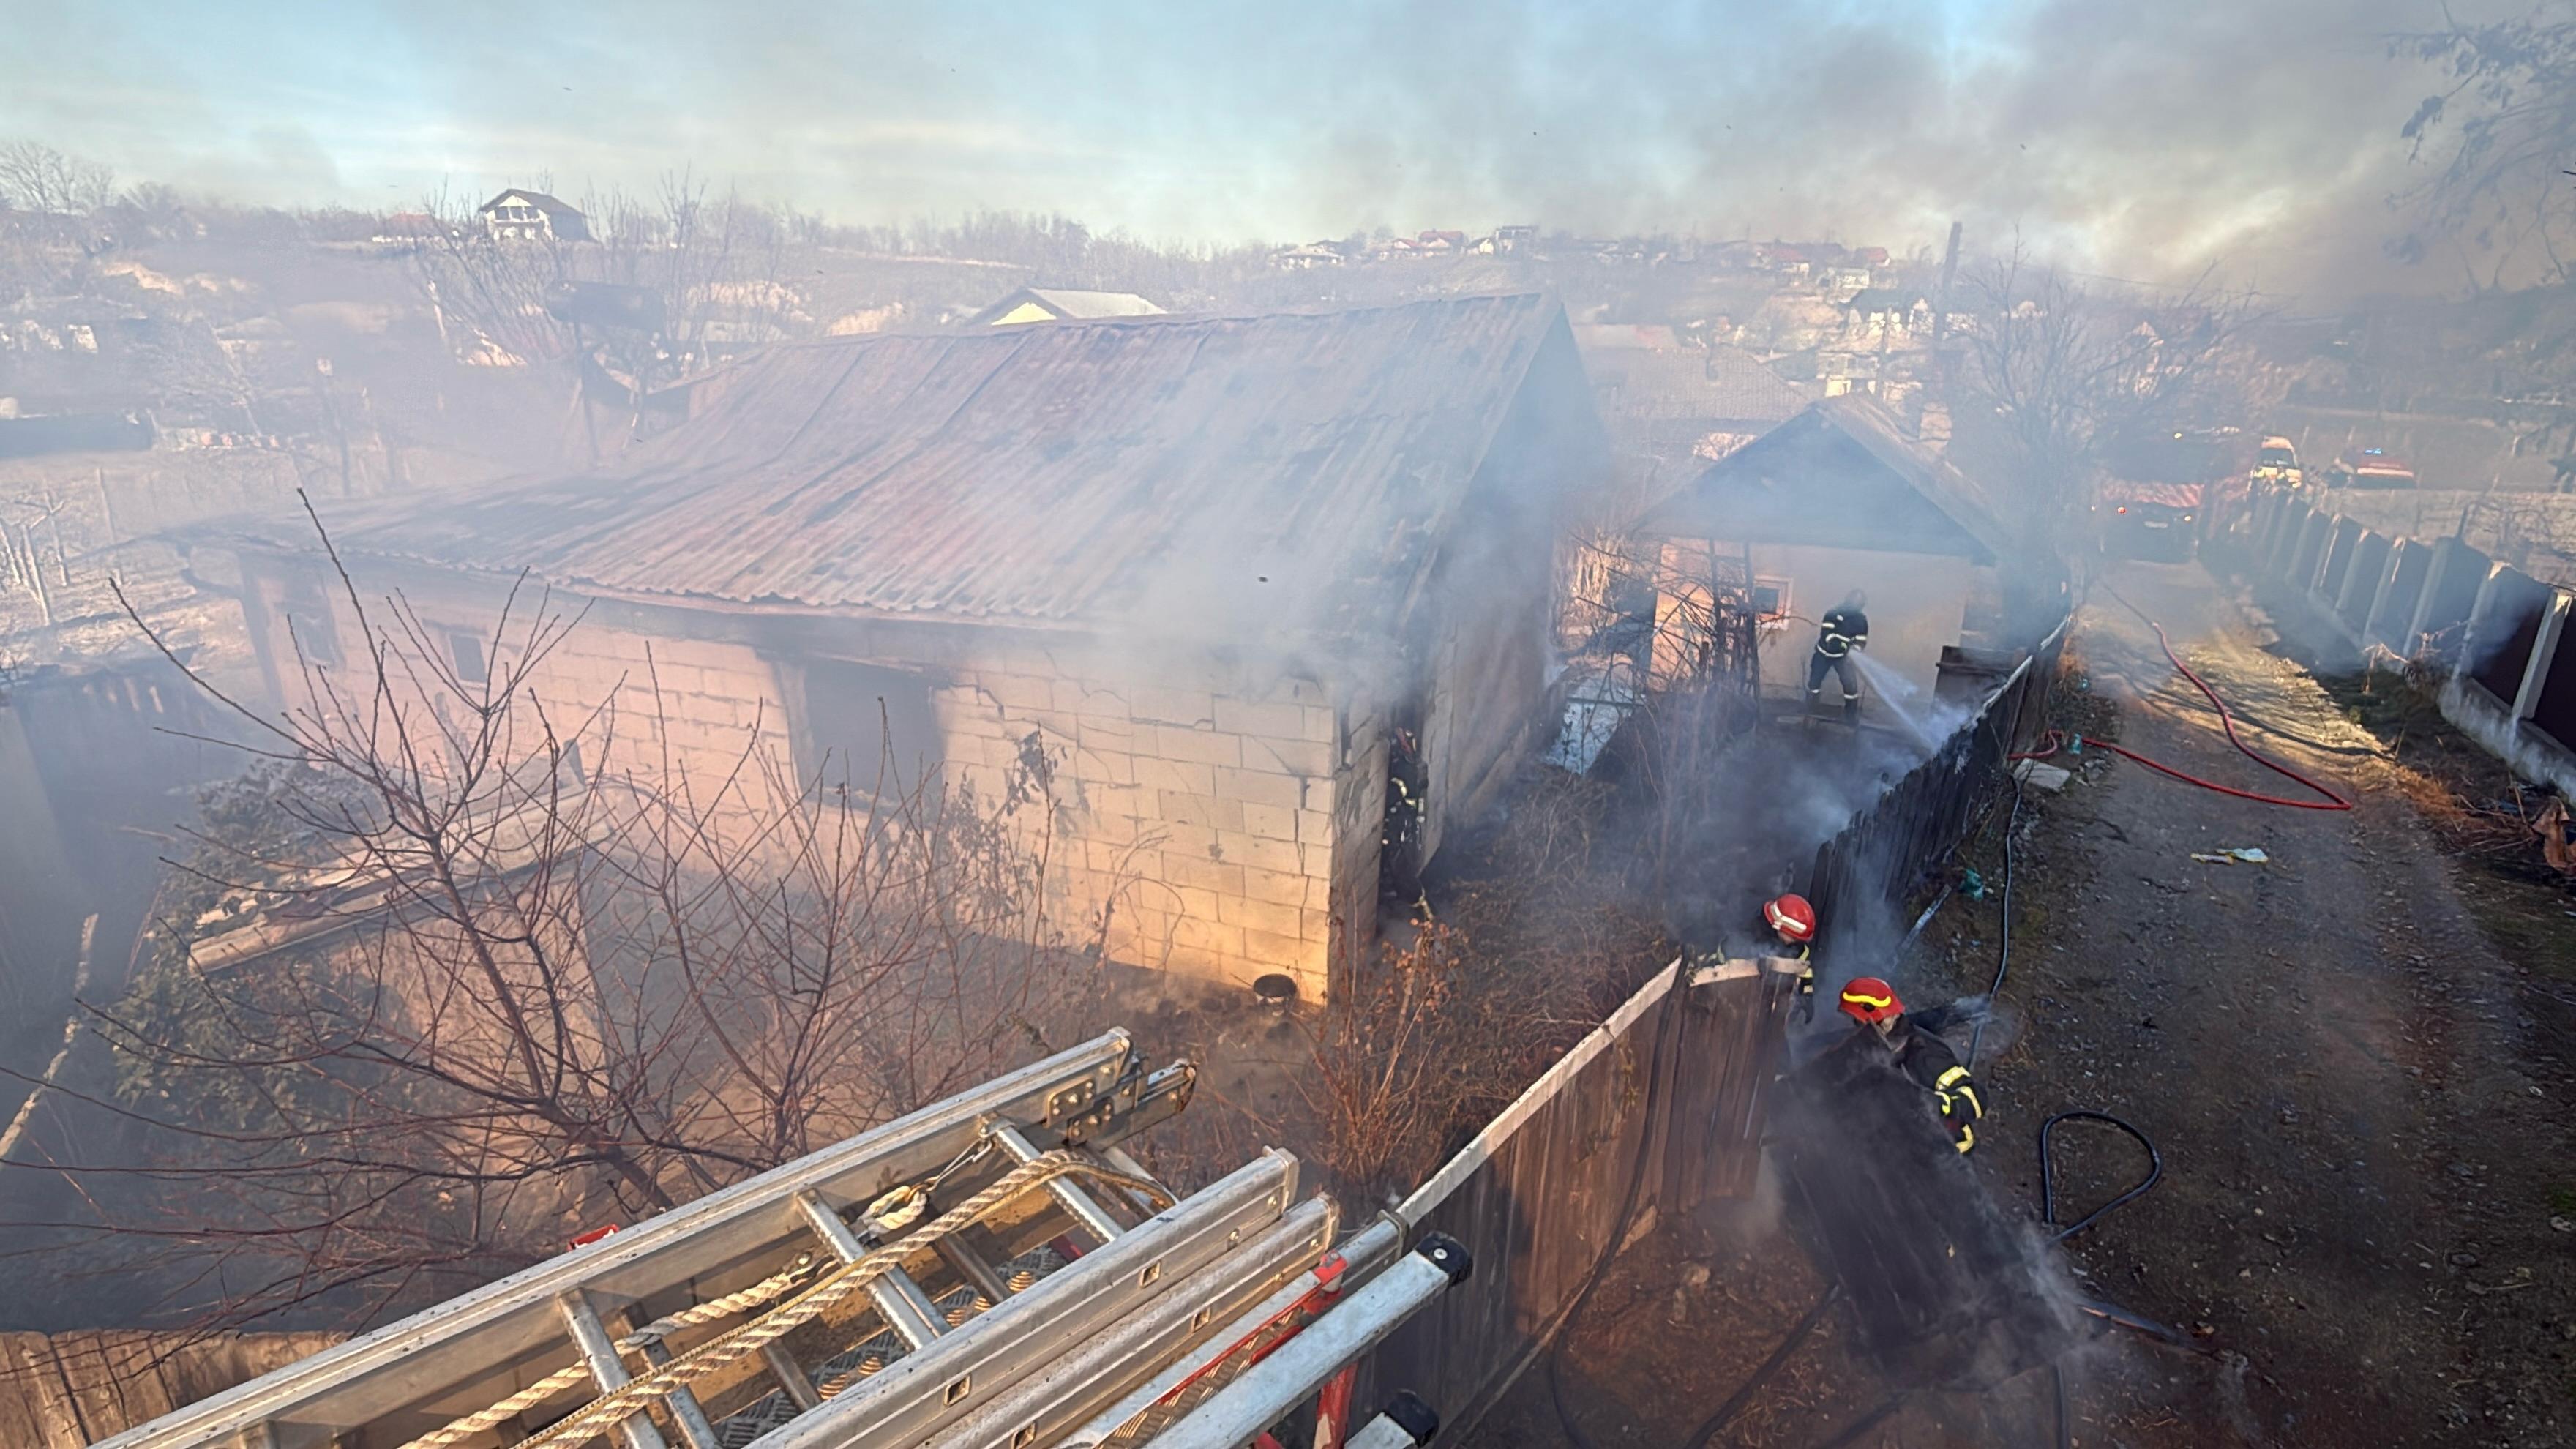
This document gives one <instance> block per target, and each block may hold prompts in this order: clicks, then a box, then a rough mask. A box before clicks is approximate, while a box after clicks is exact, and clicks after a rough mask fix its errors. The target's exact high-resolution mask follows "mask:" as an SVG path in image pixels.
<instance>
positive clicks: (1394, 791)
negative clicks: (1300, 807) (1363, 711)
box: [1378, 727, 1431, 920]
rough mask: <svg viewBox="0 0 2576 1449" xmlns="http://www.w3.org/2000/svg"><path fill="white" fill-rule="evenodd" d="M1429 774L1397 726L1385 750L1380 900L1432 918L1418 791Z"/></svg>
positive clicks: (1419, 753)
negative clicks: (1424, 880)
mask: <svg viewBox="0 0 2576 1449" xmlns="http://www.w3.org/2000/svg"><path fill="white" fill-rule="evenodd" d="M1429 783H1430V772H1429V771H1428V770H1426V769H1424V768H1423V764H1422V750H1421V748H1420V746H1418V745H1417V744H1415V742H1414V738H1413V731H1411V730H1408V729H1404V728H1401V727H1398V728H1397V729H1396V731H1395V737H1394V739H1393V740H1391V741H1390V742H1389V743H1388V745H1387V749H1386V825H1385V829H1384V831H1383V833H1382V834H1380V836H1379V837H1378V844H1379V846H1380V850H1381V854H1380V865H1379V870H1378V880H1379V882H1380V890H1381V892H1382V894H1383V896H1384V898H1385V899H1387V900H1389V901H1391V902H1394V903H1395V904H1397V905H1400V906H1402V907H1403V908H1404V909H1406V910H1408V911H1412V912H1415V913H1417V914H1418V915H1419V916H1420V917H1421V919H1423V920H1429V919H1430V918H1431V897H1430V895H1429V894H1428V893H1427V892H1425V891H1424V890H1423V888H1422V821H1423V791H1424V789H1425V787H1426V786H1428V785H1429Z"/></svg>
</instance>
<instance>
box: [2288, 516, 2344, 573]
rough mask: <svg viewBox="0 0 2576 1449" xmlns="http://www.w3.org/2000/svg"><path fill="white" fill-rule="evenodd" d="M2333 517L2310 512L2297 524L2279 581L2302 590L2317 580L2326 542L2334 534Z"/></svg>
mask: <svg viewBox="0 0 2576 1449" xmlns="http://www.w3.org/2000/svg"><path fill="white" fill-rule="evenodd" d="M2334 522H2335V521H2334V519H2333V518H2332V517H2331V516H2330V515H2327V514H2323V513H2315V512H2311V513H2310V514H2309V515H2308V516H2307V519H2306V521H2304V522H2302V523H2301V524H2300V525H2299V537H2298V541H2297V542H2296V543H2294V544H2292V545H2291V546H2290V558H2289V564H2288V566H2287V567H2286V568H2285V569H2284V570H2283V572H2282V574H2281V582H2282V583H2284V584H2287V585H2288V586H2290V587H2291V588H2292V589H2296V590H2302V591H2304V590H2305V589H2306V588H2307V587H2308V586H2309V585H2310V584H2313V583H2315V582H2316V581H2317V569H2318V567H2319V566H2320V565H2321V564H2322V563H2323V562H2324V560H2325V552H2326V543H2327V541H2328V540H2329V539H2330V538H2332V537H2333V535H2334Z"/></svg>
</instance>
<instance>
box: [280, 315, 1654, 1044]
mask: <svg viewBox="0 0 2576 1449" xmlns="http://www.w3.org/2000/svg"><path fill="white" fill-rule="evenodd" d="M701 391H702V393H703V394H704V395H703V396H702V397H701V398H700V399H699V405H698V406H696V407H694V408H693V409H692V415H691V417H690V418H689V420H688V421H687V422H685V423H682V424H680V425H678V426H676V427H674V428H673V429H671V430H670V431H669V432H667V433H664V434H662V435H660V436H658V437H656V438H654V439H652V440H651V441H650V442H649V443H647V444H645V445H643V446H641V447H639V448H638V449H637V450H635V451H634V452H632V453H630V454H628V455H627V456H626V457H625V458H624V459H622V460H620V461H619V462H618V463H616V464H615V465H613V466H611V467H610V468H607V469H604V470H600V471H594V472H589V473H583V474H579V475H575V476H571V477H562V478H551V479H539V480H535V481H522V482H517V483H512V484H505V485H500V486H496V487H492V488H488V489H484V490H479V491H475V492H471V493H463V494H447V495H441V496H433V497H426V498H414V499H408V500H404V501H402V502H400V503H384V504H378V505H372V506H371V507H370V508H369V509H365V510H360V511H356V512H353V513H350V514H347V515H343V516H340V517H337V518H334V519H332V520H330V521H331V522H332V523H333V526H334V538H335V542H336V544H337V546H338V549H339V551H340V553H341V555H342V557H343V558H344V559H345V560H346V561H347V563H348V564H349V566H350V568H351V569H352V571H353V573H354V574H355V576H356V578H357V580H358V583H359V585H360V587H361V588H362V589H363V590H364V591H365V592H367V593H369V594H375V593H381V592H383V591H385V590H388V589H399V590H401V591H402V594H403V596H404V598H405V600H406V601H407V603H408V605H409V606H410V608H411V609H412V610H414V611H415V612H416V613H417V615H418V617H419V618H420V619H421V620H422V621H423V622H424V624H425V625H426V626H427V627H428V629H429V637H430V638H432V639H437V640H443V641H444V643H445V646H446V647H448V648H450V649H452V650H453V651H455V657H454V658H453V660H452V661H450V662H451V663H452V665H453V667H454V670H455V674H456V676H457V677H458V678H460V679H465V680H469V681H470V680H473V679H476V678H481V677H485V676H486V674H487V671H489V670H490V669H491V667H492V664H493V661H491V660H490V659H488V658H486V657H485V651H486V648H487V647H488V641H489V640H490V639H491V638H492V634H493V624H494V621H495V617H496V615H497V614H498V611H499V609H500V607H501V603H502V599H503V596H504V594H505V593H506V592H507V590H508V589H509V587H510V583H511V581H512V579H513V578H515V577H517V576H518V575H519V574H520V573H521V571H523V570H525V571H528V572H530V573H532V574H534V575H535V576H537V577H539V578H541V579H543V580H545V581H546V582H547V583H548V584H549V585H550V586H551V587H552V588H553V589H554V591H555V596H556V599H557V601H558V602H559V603H561V602H564V601H566V600H569V601H570V604H569V606H570V607H571V608H574V609H580V610H584V611H585V612H584V615H583V622H582V623H581V625H580V626H579V627H578V628H577V629H576V630H574V632H573V633H572V634H571V635H570V637H569V638H568V639H567V640H566V641H565V643H564V644H563V646H562V647H561V648H559V649H558V650H556V651H555V652H553V653H552V654H549V655H548V656H546V658H545V659H544V661H543V662H542V665H541V667H539V668H538V669H537V671H536V673H535V674H534V675H533V676H532V679H531V683H532V684H533V685H534V687H536V688H537V689H539V690H542V691H544V697H545V698H546V699H547V700H548V701H549V707H554V705H555V704H556V702H561V703H562V704H564V705H571V704H574V703H576V702H582V703H587V702H593V701H601V700H609V701H613V702H614V703H615V704H616V705H617V708H618V717H619V720H620V722H621V724H620V728H621V730H623V731H625V732H626V733H625V736H624V740H623V744H622V748H623V750H624V753H625V754H626V756H627V757H628V758H629V759H649V760H667V761H669V762H670V763H669V766H668V768H670V769H673V770H685V771H688V772H690V773H691V774H692V775H694V776H696V777H698V778H708V777H710V776H715V777H721V776H723V775H725V774H727V773H729V772H738V771H739V770H740V767H741V762H742V761H743V760H744V759H745V758H747V757H749V756H755V755H756V756H759V757H761V758H765V759H768V760H771V761H774V762H775V763H776V765H777V766H778V768H777V769H776V770H775V771H774V772H773V776H772V777H773V778H774V779H775V780H776V781H779V782H782V785H781V787H783V788H789V789H800V788H801V789H807V790H811V789H815V788H818V787H823V786H826V785H828V784H833V783H838V782H846V788H848V789H851V790H853V791H856V792H860V793H865V791H866V790H867V789H869V788H871V786H870V783H869V782H871V781H873V780H876V779H877V778H878V771H879V765H880V762H886V763H889V764H891V765H892V766H893V767H894V768H895V770H896V772H897V774H898V775H900V776H901V777H903V778H905V779H907V780H912V779H919V778H924V777H926V778H929V779H932V780H935V781H938V782H941V783H942V784H944V786H946V787H947V788H950V789H966V790H971V791H972V792H973V793H974V794H975V795H976V796H977V797H979V798H981V799H985V800H997V799H1001V798H1004V797H1005V796H1009V795H1013V794H1014V793H1015V792H1026V791H1028V790H1030V789H1032V788H1034V789H1036V790H1037V791H1038V792H1040V793H1041V794H1042V795H1043V797H1044V799H1045V801H1046V803H1047V806H1048V808H1047V809H1046V810H1045V811H1043V812H1039V813H1042V814H1043V815H1044V816H1045V817H1046V822H1047V824H1046V828H1047V829H1048V830H1050V831H1051V832H1052V834H1051V837H1050V839H1051V846H1050V849H1049V851H1048V854H1047V861H1048V864H1047V870H1048V881H1047V887H1048V893H1049V895H1050V897H1051V898H1052V899H1053V900H1054V901H1055V902H1056V903H1057V904H1058V906H1059V907H1060V908H1062V909H1065V910H1076V911H1081V912H1084V913H1087V914H1089V915H1091V916H1093V917H1095V918H1105V919H1106V921H1107V922H1108V927H1107V939H1108V941H1109V945H1110V950H1111V952H1112V954H1113V955H1114V956H1115V957H1116V958H1117V959H1120V960H1122V961H1125V962H1127V963H1129V964H1133V965H1137V966H1143V967H1148V968H1158V969H1166V970H1171V971H1175V972H1182V973H1188V974H1192V975H1195V976H1199V977H1202V978H1207V979H1212V980H1216V981H1227V982H1242V981H1246V980H1249V979H1250V978H1252V977H1254V976H1257V975H1261V974H1265V973H1273V972H1277V973H1285V974H1288V975H1290V976H1291V977H1293V978H1295V979H1296V981H1297V982H1298V983H1299V987H1300V990H1301V991H1302V993H1303V994H1305V995H1307V996H1309V997H1314V996H1319V995H1321V994H1323V993H1324V992H1325V991H1326V989H1327V985H1328V981H1329V979H1330V972H1331V969H1332V967H1333V964H1334V963H1336V962H1338V961H1342V960H1345V959H1349V958H1350V957H1351V956H1352V954H1353V953H1355V952H1357V951H1359V950H1360V949H1362V948H1363V947H1364V946H1365V944H1366V943H1367V942H1368V941H1369V940H1370V939H1371V938H1372V937H1373V935H1374V932H1375V929H1376V908H1377V900H1378V889H1379V870H1380V855H1381V847H1380V842H1381V838H1382V830H1383V824H1384V817H1385V809H1386V792H1387V781H1388V776H1389V746H1390V741H1391V739H1392V738H1393V737H1394V736H1395V735H1396V733H1397V732H1398V731H1399V730H1401V731H1404V732H1406V733H1407V734H1408V735H1410V736H1411V737H1412V738H1413V739H1415V740H1417V741H1418V747H1419V756H1420V764H1421V769H1422V771H1423V777H1424V778H1425V779H1427V791H1426V795H1427V800H1426V806H1427V814H1426V817H1425V818H1424V820H1423V822H1422V827H1421V830H1420V832H1419V839H1420V842H1421V850H1422V853H1423V854H1424V855H1425V856H1426V857H1427V856H1428V855H1429V854H1430V853H1432V852H1436V851H1437V850H1438V849H1439V847H1440V843H1441V839H1442V837H1443V835H1444V833H1446V832H1448V831H1450V830H1453V829H1454V828H1455V827H1456V825H1457V823H1458V822H1460V821H1462V820H1464V819H1466V818H1467V817H1469V816H1470V815H1472V814H1473V813H1475V812H1476V811H1477V810H1478V809H1479V808H1480V807H1481V806H1482V804H1483V803H1484V802H1485V801H1486V799H1487V798H1488V797H1489V796H1490V794H1491V793H1492V792H1493V791H1494V790H1495V788H1496V787H1497V786H1498V785H1499V783H1500V782H1501V780H1502V779H1503V777H1504V776H1505V775H1506V774H1508V772H1509V770H1510V769H1511V767H1512V765H1513V763H1514V761H1515V760H1516V759H1517V758H1518V757H1519V755H1520V753H1521V751H1522V750H1523V748H1524V747H1525V746H1526V744H1527V742H1528V737H1529V735H1530V734H1531V732H1532V730H1533V728H1534V727H1536V726H1538V725H1540V724H1541V723H1542V717H1543V716H1544V715H1545V713H1546V710H1545V702H1546V686H1545V671H1546V664H1547V637H1548V625H1549V615H1550V605H1551V599H1550V570H1549V560H1550V550H1551V547H1552V542H1553V535H1554V530H1555V528H1556V527H1557V524H1558V522H1559V519H1560V516H1561V514H1562V512H1563V511H1564V509H1565V507H1566V505H1567V504H1568V503H1569V501H1570V500H1571V499H1572V498H1574V497H1575V496H1576V495H1577V494H1579V493H1581V492H1584V491H1588V490H1591V489H1594V488H1596V487H1598V486H1599V485H1600V484H1601V482H1602V480H1603V478H1604V476H1605V474H1606V473H1607V471H1608V466H1609V458H1608V451H1609V450H1608V442H1607V439H1606V437H1605V435H1604V433H1603V430H1602V428H1601V425H1600V423H1599V421H1598V419H1597V417H1596V415H1595V413H1594V411H1593V407H1592V401H1591V397H1590V395H1589V393H1588V391H1587V389H1586V386H1585V378H1584V372H1583V368H1582V364H1581V362H1580V361H1579V360H1578V357H1577V354H1576V350H1575V345H1574V340H1573V337H1572V334H1571V331H1570V329H1569V327H1568V325H1567V323H1566V320H1565V317H1564V313H1563V310H1562V309H1561V308H1560V307H1559V306H1558V305H1557V304H1556V303H1555V302H1553V301H1552V300H1548V299H1544V298H1541V297H1537V296H1530V295H1521V296H1490V297H1471V298H1454V299H1446V300H1439V301H1427V302H1418V303H1412V304H1408V305H1403V306H1394V307H1385V308H1377V309H1367V310H1357V311H1347V312H1338V313H1326V314H1305V315H1278V316H1256V317H1148V318H1126V319H1117V320H1104V321H1063V322H1059V323H1055V324H1052V325H1048V326H1040V327H1011V328H1001V329H991V330H968V331H964V332H950V333H944V334H940V335H889V334H877V335H868V336H855V337H846V338H834V339H830V340H828V341H821V342H816V343H810V344H798V345H790V346H783V347H779V348H776V349H774V350H771V351H769V352H766V353H762V354H759V355H756V356H754V357H751V358H748V359H746V360H744V361H742V362H740V363H737V364H735V365H734V366H732V367H731V368H730V369H728V370H726V371H725V372H723V373H721V374H718V375H717V376H715V377H713V378H711V379H709V380H708V382H707V383H706V384H705V385H704V387H703V388H702V389H701ZM230 542H231V544H232V545H233V546H235V547H237V548H238V550H239V552H240V557H241V561H242V577H243V587H242V590H241V593H242V598H243V603H244V608H245V611H246V613H247V614H248V616H249V624H250V629H251V632H252V634H253V636H254V639H255V642H256V645H257V648H258V650H259V654H260V658H261V663H262V668H263V669H264V670H265V671H266V675H267V679H268V683H269V686H270V687H271V689H272V690H274V691H275V693H276V695H277V697H278V698H279V699H280V700H281V701H288V702H300V701H295V700H294V696H295V694H296V693H297V688H296V686H297V682H298V681H299V680H300V679H301V677H302V676H301V672H300V670H299V669H298V666H297V657H298V653H299V651H300V652H301V654H302V655H303V656H304V657H305V658H306V659H311V660H319V661H322V662H325V663H328V662H330V661H333V660H336V659H337V658H339V657H340V656H341V654H342V653H344V652H345V651H348V650H350V649H352V648H354V647H355V641H356V639H357V637H358V636H357V635H356V634H355V633H354V632H353V631H354V630H355V628H356V623H355V621H354V620H352V619H351V618H349V617H348V608H349V606H348V604H347V602H346V600H345V598H342V597H340V595H339V592H338V590H337V589H336V588H334V587H332V586H331V585H332V583H333V582H335V581H333V580H332V577H331V575H330V573H329V571H328V569H329V565H328V564H327V563H326V562H325V561H324V560H322V559H320V558H319V557H317V556H316V555H315V554H314V553H313V551H312V549H311V546H310V543H309V541H308V540H302V539H298V538H296V537H295V536H294V535H293V534H291V533H286V532H281V533H279V534H277V535H262V536H258V537H252V538H240V537H235V538H233V539H232V540H230ZM290 630H291V631H292V632H291V633H290Z"/></svg>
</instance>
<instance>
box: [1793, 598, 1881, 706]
mask: <svg viewBox="0 0 2576 1449" xmlns="http://www.w3.org/2000/svg"><path fill="white" fill-rule="evenodd" d="M1868 603H1869V598H1868V596H1867V595H1865V594H1863V593H1862V592H1861V591H1860V590H1858V589H1854V590H1852V591H1851V592H1850V593H1848V594H1845V595H1844V596H1843V601H1842V603H1841V605H1840V606H1838V607H1836V608H1833V609H1830V610H1827V611H1826V613H1825V617H1824V621H1823V623H1822V624H1821V625H1820V626H1819V627H1818V628H1817V630H1816V652H1815V654H1814V655H1812V656H1811V657H1810V658H1809V659H1808V660H1807V706H1808V708H1810V709H1812V708H1814V707H1815V703H1816V696H1817V695H1819V694H1821V693H1822V692H1823V691H1824V687H1825V676H1826V675H1827V674H1832V675H1833V676H1834V677H1835V678H1837V679H1839V680H1841V681H1842V686H1843V719H1844V720H1845V721H1846V722H1848V723H1858V722H1859V720H1860V671H1859V670H1858V669H1856V668H1854V667H1853V665H1852V659H1851V652H1852V651H1853V650H1855V649H1866V648H1868V647H1869V616H1868V615H1867V614H1864V613H1862V612H1861V610H1862V608H1863V607H1865V606H1866V605H1867V604H1868Z"/></svg>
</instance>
